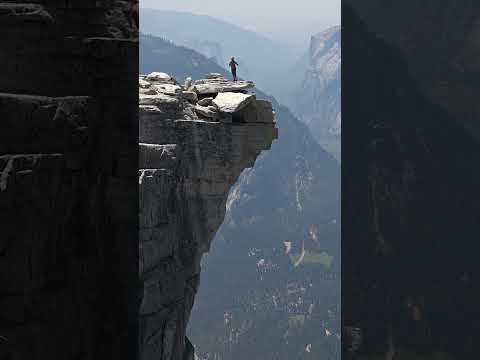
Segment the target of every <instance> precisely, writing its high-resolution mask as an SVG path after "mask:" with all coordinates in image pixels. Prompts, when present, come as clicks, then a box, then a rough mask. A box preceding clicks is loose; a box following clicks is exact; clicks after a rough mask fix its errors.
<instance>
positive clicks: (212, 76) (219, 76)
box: [205, 73, 225, 79]
mask: <svg viewBox="0 0 480 360" xmlns="http://www.w3.org/2000/svg"><path fill="white" fill-rule="evenodd" d="M205 79H225V77H224V76H223V75H222V74H219V73H209V74H206V75H205Z"/></svg>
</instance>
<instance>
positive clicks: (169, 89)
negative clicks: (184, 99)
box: [152, 84, 182, 96]
mask: <svg viewBox="0 0 480 360" xmlns="http://www.w3.org/2000/svg"><path fill="white" fill-rule="evenodd" d="M152 87H153V88H155V90H157V91H158V92H159V93H162V94H166V95H172V96H178V95H179V94H180V93H181V92H182V88H181V87H180V86H178V85H172V84H154V85H152Z"/></svg>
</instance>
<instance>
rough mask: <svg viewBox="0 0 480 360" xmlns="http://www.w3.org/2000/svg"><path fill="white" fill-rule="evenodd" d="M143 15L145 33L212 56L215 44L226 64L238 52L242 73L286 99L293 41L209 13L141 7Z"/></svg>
mask: <svg viewBox="0 0 480 360" xmlns="http://www.w3.org/2000/svg"><path fill="white" fill-rule="evenodd" d="M140 19H141V21H140V31H141V32H142V33H144V34H146V35H154V36H161V37H166V38H168V39H169V40H171V41H173V42H175V43H176V44H178V45H183V46H187V47H189V48H192V49H194V50H196V51H197V52H199V53H202V54H203V55H206V56H207V57H209V58H211V57H212V50H213V48H216V50H215V51H216V52H217V57H218V56H219V54H222V55H221V56H223V58H222V59H219V60H220V62H217V63H219V65H220V66H222V67H223V68H227V67H228V65H227V64H228V60H229V58H230V56H235V58H236V59H237V61H238V62H239V64H240V65H239V68H238V72H239V75H240V76H243V77H249V78H251V79H255V82H256V84H257V85H258V86H259V87H260V88H262V89H265V90H266V91H268V92H270V93H272V94H273V95H275V96H276V97H277V98H278V97H279V98H280V100H281V101H282V102H283V100H285V96H286V94H287V92H286V90H288V89H289V86H288V85H287V84H289V83H290V81H289V79H290V78H289V76H290V71H289V69H290V68H291V66H292V64H294V63H295V60H296V59H297V58H298V57H299V56H300V53H298V52H297V50H296V49H293V48H292V47H291V46H290V45H287V44H283V43H280V42H277V41H275V40H272V39H269V38H267V37H265V36H263V35H261V34H258V33H255V32H253V31H250V30H247V29H243V28H241V27H239V26H236V25H233V24H230V23H227V22H225V21H222V20H219V19H216V18H213V17H210V16H206V15H195V14H191V13H186V12H176V11H164V10H157V9H144V8H142V9H140ZM208 44H209V45H208ZM207 45H208V46H207ZM212 46H213V47H212ZM291 80H292V81H293V79H291Z"/></svg>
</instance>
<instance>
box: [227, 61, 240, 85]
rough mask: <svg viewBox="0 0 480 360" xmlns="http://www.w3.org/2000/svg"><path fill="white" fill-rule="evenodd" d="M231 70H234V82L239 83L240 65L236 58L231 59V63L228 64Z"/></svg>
mask: <svg viewBox="0 0 480 360" xmlns="http://www.w3.org/2000/svg"><path fill="white" fill-rule="evenodd" d="M228 65H229V66H230V69H231V70H232V75H233V81H237V65H238V63H237V62H236V61H235V58H234V57H233V56H232V58H231V59H230V63H229V64H228Z"/></svg>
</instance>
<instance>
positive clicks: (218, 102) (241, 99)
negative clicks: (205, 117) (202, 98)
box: [213, 92, 255, 113]
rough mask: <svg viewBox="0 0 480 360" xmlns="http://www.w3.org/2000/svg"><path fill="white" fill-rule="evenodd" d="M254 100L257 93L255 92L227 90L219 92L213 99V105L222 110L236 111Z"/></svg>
mask: <svg viewBox="0 0 480 360" xmlns="http://www.w3.org/2000/svg"><path fill="white" fill-rule="evenodd" d="M253 100H255V95H253V94H243V93H234V92H225V93H220V94H218V95H217V97H216V98H215V99H213V105H215V107H216V108H217V109H219V110H220V111H221V112H225V113H234V112H237V111H239V110H241V109H243V108H244V107H245V106H247V105H248V104H250V102H252V101H253Z"/></svg>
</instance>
